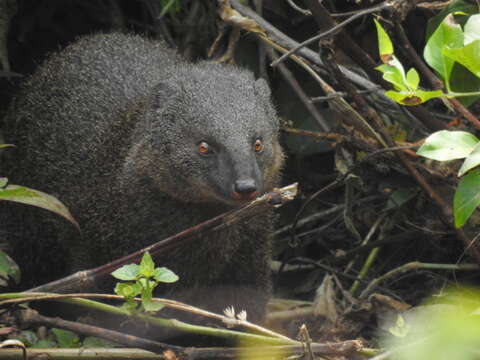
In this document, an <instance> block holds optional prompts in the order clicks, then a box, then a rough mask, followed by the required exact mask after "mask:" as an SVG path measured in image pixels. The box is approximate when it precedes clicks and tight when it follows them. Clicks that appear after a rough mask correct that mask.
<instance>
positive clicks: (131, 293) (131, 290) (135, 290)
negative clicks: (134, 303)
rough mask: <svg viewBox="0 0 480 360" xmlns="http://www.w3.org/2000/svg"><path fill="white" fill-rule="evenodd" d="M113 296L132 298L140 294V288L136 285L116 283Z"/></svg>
mask: <svg viewBox="0 0 480 360" xmlns="http://www.w3.org/2000/svg"><path fill="white" fill-rule="evenodd" d="M114 291H115V294H117V295H120V296H123V297H125V298H133V297H135V296H137V295H139V294H140V293H141V292H142V287H141V286H140V285H139V284H138V283H132V282H128V283H117V285H115V289H114Z"/></svg>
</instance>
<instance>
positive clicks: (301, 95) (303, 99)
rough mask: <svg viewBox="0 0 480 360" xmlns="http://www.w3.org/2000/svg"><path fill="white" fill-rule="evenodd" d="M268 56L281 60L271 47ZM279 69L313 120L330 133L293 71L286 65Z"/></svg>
mask: <svg viewBox="0 0 480 360" xmlns="http://www.w3.org/2000/svg"><path fill="white" fill-rule="evenodd" d="M267 55H268V57H269V58H270V60H275V59H278V58H279V57H278V55H277V54H276V53H275V50H273V49H272V48H271V47H269V48H268V49H267ZM278 69H279V70H280V73H281V74H282V75H283V77H284V78H285V80H286V81H287V82H288V83H289V84H290V86H291V87H292V89H293V90H294V91H295V93H296V94H297V96H298V97H299V99H300V101H301V102H302V103H303V104H304V105H305V107H306V108H307V110H308V111H309V112H310V114H311V115H312V116H313V118H314V119H315V120H316V121H317V124H318V126H319V127H320V129H321V130H322V131H325V132H328V131H329V130H330V126H329V125H328V123H327V121H326V120H325V118H324V117H323V115H322V114H320V112H319V111H318V109H317V108H316V106H315V104H314V103H313V102H312V100H311V99H310V98H309V97H308V96H307V94H305V92H304V91H303V89H302V87H301V86H300V84H299V83H298V81H297V80H296V79H295V77H294V76H293V74H292V73H291V71H290V70H289V69H288V68H287V67H286V66H285V64H279V66H278Z"/></svg>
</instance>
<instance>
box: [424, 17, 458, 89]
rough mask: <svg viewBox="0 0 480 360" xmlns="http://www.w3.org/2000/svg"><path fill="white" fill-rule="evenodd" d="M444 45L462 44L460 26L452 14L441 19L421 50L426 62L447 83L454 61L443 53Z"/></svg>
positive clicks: (454, 45) (455, 45)
mask: <svg viewBox="0 0 480 360" xmlns="http://www.w3.org/2000/svg"><path fill="white" fill-rule="evenodd" d="M446 46H449V47H452V48H454V47H462V46H463V31H462V28H461V26H460V25H459V24H457V23H456V22H455V19H454V18H453V15H452V14H449V15H447V16H446V17H445V19H443V21H442V22H441V23H440V25H439V26H438V28H437V29H436V30H435V31H434V32H433V34H432V36H430V38H429V39H428V41H427V45H426V46H425V49H424V51H423V56H424V57H425V60H426V61H427V63H428V64H429V65H430V66H431V67H432V68H433V69H435V71H436V72H437V73H438V74H440V76H441V77H442V79H443V80H444V81H445V82H446V83H447V84H448V82H449V81H450V74H451V72H452V67H453V63H454V61H453V60H452V59H450V58H448V57H445V56H444V55H443V53H442V51H443V49H444V48H445V47H446Z"/></svg>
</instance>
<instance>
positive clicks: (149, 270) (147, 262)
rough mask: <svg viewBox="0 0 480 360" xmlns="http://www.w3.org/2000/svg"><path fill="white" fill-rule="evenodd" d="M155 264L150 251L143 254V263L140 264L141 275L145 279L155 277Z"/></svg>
mask: <svg viewBox="0 0 480 360" xmlns="http://www.w3.org/2000/svg"><path fill="white" fill-rule="evenodd" d="M154 270H155V263H154V262H153V259H152V256H151V255H150V253H149V252H148V251H146V252H145V253H144V254H143V257H142V261H141V262H140V275H142V276H145V277H147V278H148V277H151V276H153V275H154Z"/></svg>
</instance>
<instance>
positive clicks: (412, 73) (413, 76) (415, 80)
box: [407, 68, 420, 90]
mask: <svg viewBox="0 0 480 360" xmlns="http://www.w3.org/2000/svg"><path fill="white" fill-rule="evenodd" d="M407 83H408V85H409V86H410V88H411V90H417V89H418V84H419V83H420V76H418V72H417V70H415V69H414V68H411V69H410V70H408V72H407Z"/></svg>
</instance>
